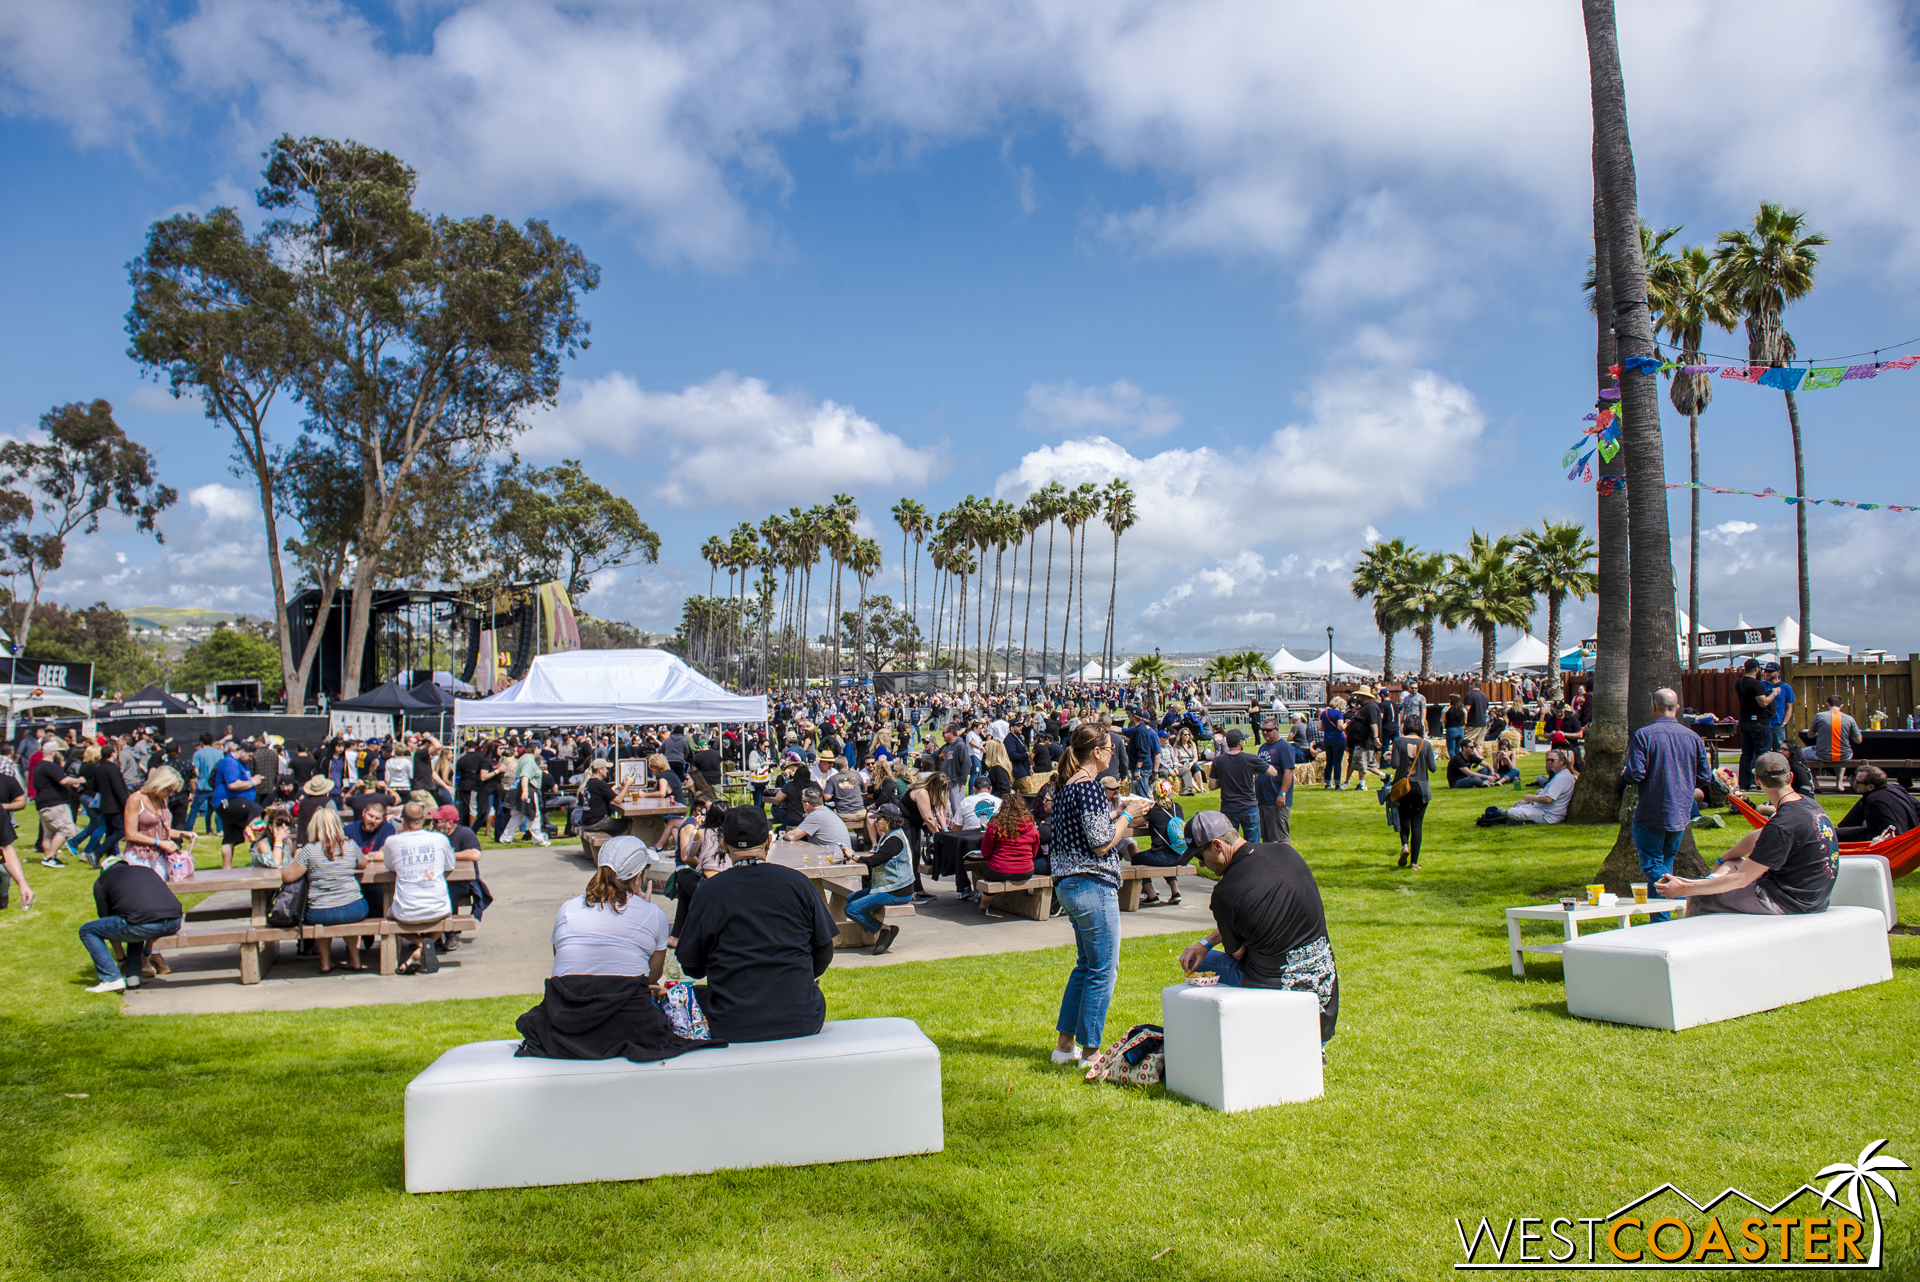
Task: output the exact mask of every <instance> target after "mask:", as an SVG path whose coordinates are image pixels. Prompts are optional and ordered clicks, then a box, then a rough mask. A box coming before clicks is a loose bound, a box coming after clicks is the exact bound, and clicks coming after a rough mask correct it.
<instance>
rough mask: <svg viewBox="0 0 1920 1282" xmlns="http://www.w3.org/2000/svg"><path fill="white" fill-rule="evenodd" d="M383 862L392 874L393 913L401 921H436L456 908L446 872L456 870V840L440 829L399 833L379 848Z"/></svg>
mask: <svg viewBox="0 0 1920 1282" xmlns="http://www.w3.org/2000/svg"><path fill="white" fill-rule="evenodd" d="M380 859H381V862H383V863H384V864H386V866H387V868H388V870H389V871H390V872H392V873H393V916H394V917H395V918H397V919H398V920H400V921H433V920H436V919H437V918H441V917H445V916H446V915H447V914H448V913H450V912H452V911H453V902H452V900H450V899H449V898H448V897H447V874H448V873H450V872H452V871H453V868H454V864H455V862H456V860H455V859H454V857H453V843H452V842H450V841H448V840H447V839H446V836H445V835H444V834H442V833H438V832H430V831H428V830H426V829H421V830H419V831H417V832H399V833H395V834H394V835H393V836H391V837H389V838H387V840H386V844H384V845H382V846H381V847H380Z"/></svg>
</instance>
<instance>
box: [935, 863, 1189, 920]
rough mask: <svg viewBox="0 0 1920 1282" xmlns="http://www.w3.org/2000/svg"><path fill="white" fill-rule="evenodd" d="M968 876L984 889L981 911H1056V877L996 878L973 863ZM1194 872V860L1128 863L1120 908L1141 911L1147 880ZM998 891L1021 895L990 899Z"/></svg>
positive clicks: (1039, 916) (1040, 914) (1036, 914)
mask: <svg viewBox="0 0 1920 1282" xmlns="http://www.w3.org/2000/svg"><path fill="white" fill-rule="evenodd" d="M966 872H967V874H968V876H970V877H971V878H972V879H973V886H974V889H975V890H977V891H979V892H980V911H981V912H983V913H984V912H987V911H989V910H990V909H993V908H998V909H999V910H1000V911H1001V912H1004V913H1011V914H1013V915H1014V916H1016V917H1025V918H1027V919H1029V920H1031V921H1045V920H1046V919H1047V918H1048V916H1050V915H1051V914H1052V912H1053V878H1051V877H1044V876H1036V877H1020V878H1015V879H1013V880H1011V881H1008V880H995V876H996V874H994V873H992V872H989V871H987V870H985V869H984V868H975V867H969V868H967V869H966ZM1191 872H1193V865H1192V864H1181V865H1179V866H1177V867H1173V868H1159V867H1154V866H1152V865H1149V864H1128V865H1127V866H1126V867H1124V868H1122V869H1121V870H1120V911H1121V912H1123V913H1132V912H1138V911H1140V900H1141V899H1142V898H1143V897H1144V895H1145V892H1146V888H1147V883H1148V882H1150V881H1153V880H1155V879H1157V878H1161V877H1179V876H1183V875H1186V874H1189V873H1191ZM997 895H1018V896H1020V898H1019V899H1017V900H1014V901H1013V902H1011V903H1006V904H995V903H990V902H989V901H990V900H992V899H993V898H994V897H995V896H997Z"/></svg>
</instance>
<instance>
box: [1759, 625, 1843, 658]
mask: <svg viewBox="0 0 1920 1282" xmlns="http://www.w3.org/2000/svg"><path fill="white" fill-rule="evenodd" d="M1773 635H1774V637H1775V638H1776V639H1777V640H1778V641H1779V643H1780V645H1779V650H1780V653H1781V654H1786V655H1795V654H1799V653H1800V624H1799V623H1798V622H1797V621H1796V620H1793V619H1788V618H1784V617H1783V618H1782V619H1781V620H1780V627H1779V628H1778V629H1777V630H1776V631H1775V632H1774V634H1773ZM1808 641H1809V643H1810V645H1809V652H1810V653H1813V654H1852V653H1853V651H1852V650H1851V649H1849V648H1848V647H1846V646H1844V645H1835V644H1834V643H1833V642H1831V641H1829V640H1827V639H1826V638H1825V637H1823V636H1821V635H1820V634H1819V633H1818V632H1814V633H1811V634H1810V635H1809V637H1808Z"/></svg>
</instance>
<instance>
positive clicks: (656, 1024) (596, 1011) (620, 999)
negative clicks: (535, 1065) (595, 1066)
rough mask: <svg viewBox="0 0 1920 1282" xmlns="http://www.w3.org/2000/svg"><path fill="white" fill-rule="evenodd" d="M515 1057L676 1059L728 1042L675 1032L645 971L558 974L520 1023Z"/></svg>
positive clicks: (643, 1060)
mask: <svg viewBox="0 0 1920 1282" xmlns="http://www.w3.org/2000/svg"><path fill="white" fill-rule="evenodd" d="M513 1026H514V1028H515V1029H517V1030H518V1031H519V1033H520V1036H521V1038H522V1039H523V1040H522V1041H521V1043H520V1049H519V1050H517V1051H515V1052H514V1054H515V1055H534V1056H539V1057H541V1058H543V1059H630V1060H632V1061H634V1062H635V1063H637V1064H645V1063H650V1062H652V1061H654V1060H662V1059H672V1058H673V1057H674V1056H675V1055H684V1054H685V1053H686V1052H688V1051H692V1050H701V1049H703V1048H705V1047H711V1046H725V1045H726V1043H725V1042H695V1041H689V1040H688V1039H686V1038H684V1037H682V1036H680V1035H679V1034H678V1033H676V1032H674V1031H673V1026H672V1025H670V1024H669V1023H668V1022H667V1017H666V1015H665V1014H663V1013H662V1012H661V1010H660V1008H659V1007H658V1006H655V1005H654V1004H653V994H652V993H651V992H649V991H648V987H647V980H646V976H644V975H554V976H552V977H551V978H549V979H548V980H547V988H546V995H545V997H543V998H542V999H541V1002H540V1004H539V1005H538V1006H535V1007H534V1008H533V1009H532V1010H530V1011H528V1012H527V1013H526V1014H524V1015H522V1016H521V1017H520V1018H519V1019H517V1020H515V1021H514V1025H513Z"/></svg>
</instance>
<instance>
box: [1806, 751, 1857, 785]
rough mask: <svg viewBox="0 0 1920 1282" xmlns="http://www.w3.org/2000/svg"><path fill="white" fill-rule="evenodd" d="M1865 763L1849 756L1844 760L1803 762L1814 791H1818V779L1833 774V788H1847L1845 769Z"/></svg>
mask: <svg viewBox="0 0 1920 1282" xmlns="http://www.w3.org/2000/svg"><path fill="white" fill-rule="evenodd" d="M1865 764H1867V763H1866V762H1864V761H1857V760H1853V759H1851V758H1849V759H1848V760H1846V761H1808V762H1806V763H1805V765H1806V767H1807V771H1808V773H1810V774H1811V775H1812V776H1813V790H1814V791H1815V792H1818V791H1820V780H1821V779H1822V778H1823V777H1824V776H1826V775H1832V776H1833V790H1834V791H1835V792H1845V791H1846V790H1847V771H1849V770H1852V769H1855V768H1857V767H1859V766H1863V765H1865Z"/></svg>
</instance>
